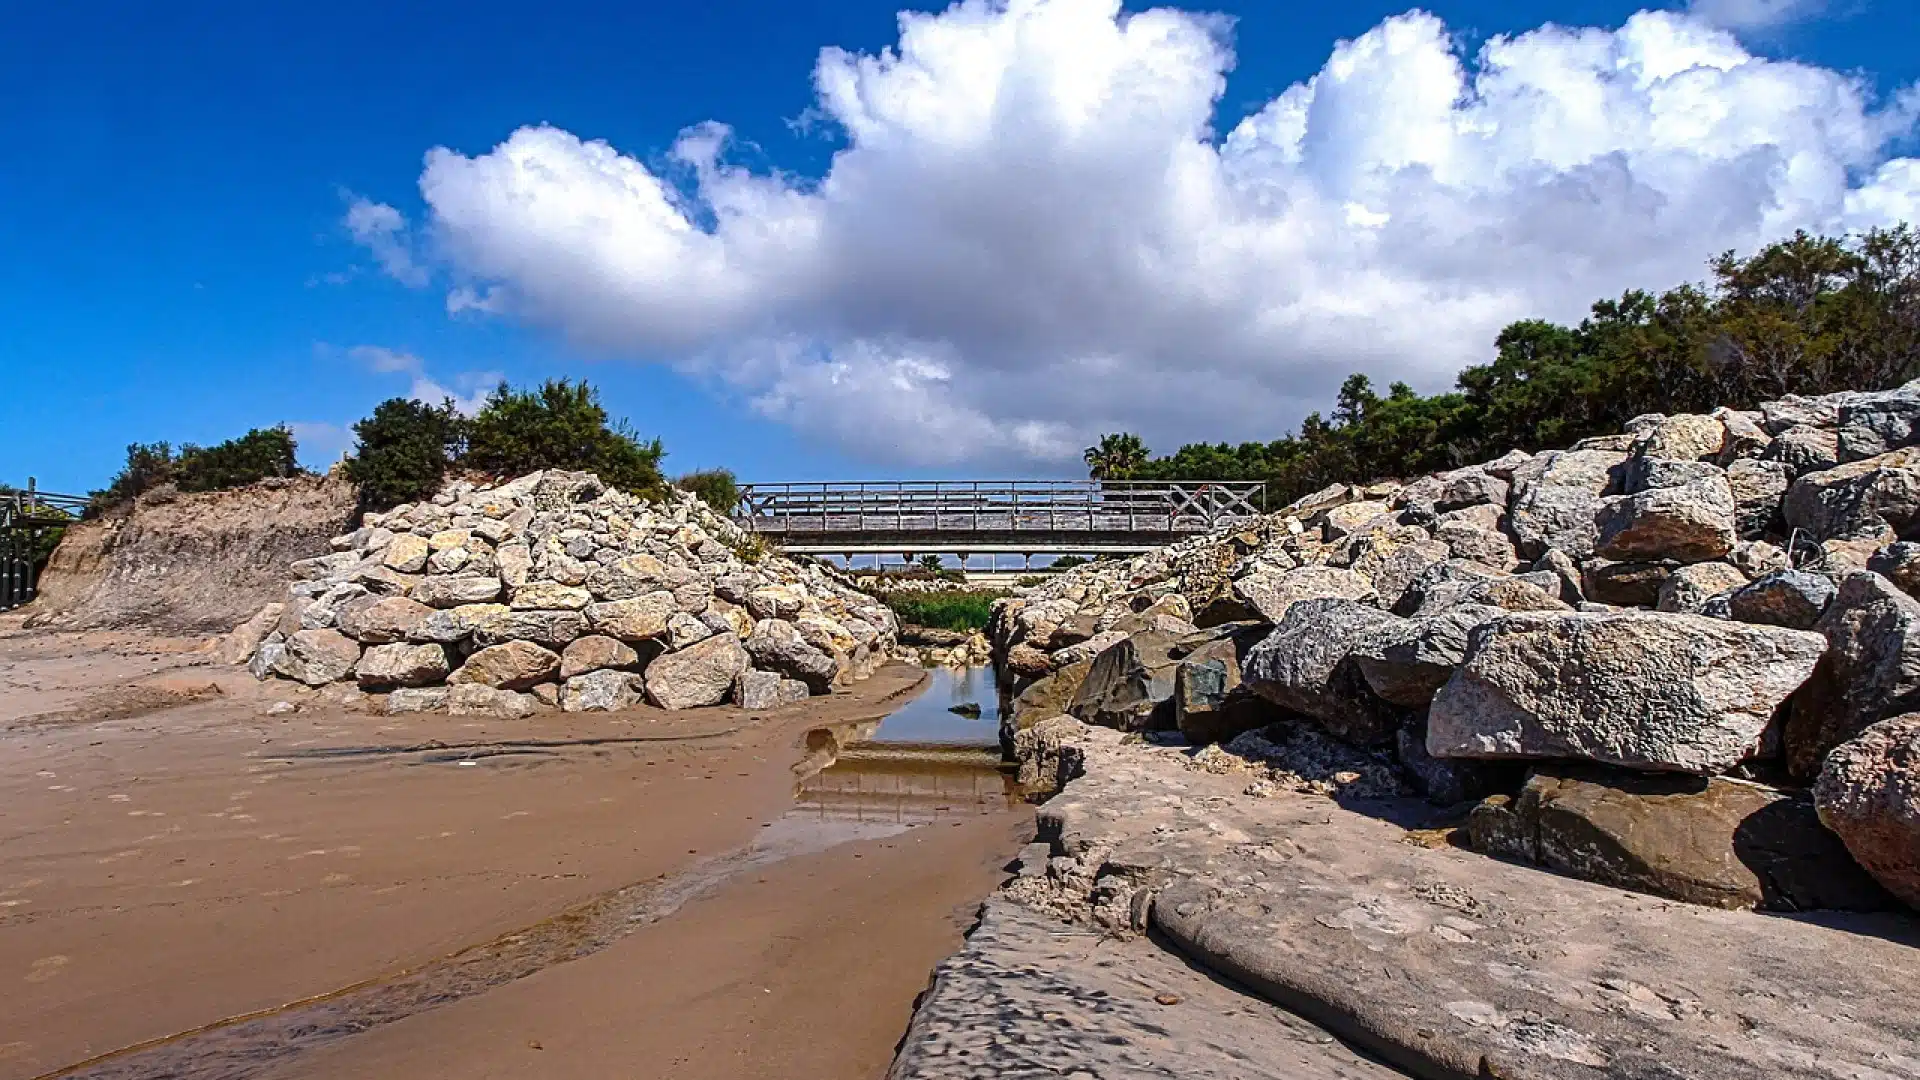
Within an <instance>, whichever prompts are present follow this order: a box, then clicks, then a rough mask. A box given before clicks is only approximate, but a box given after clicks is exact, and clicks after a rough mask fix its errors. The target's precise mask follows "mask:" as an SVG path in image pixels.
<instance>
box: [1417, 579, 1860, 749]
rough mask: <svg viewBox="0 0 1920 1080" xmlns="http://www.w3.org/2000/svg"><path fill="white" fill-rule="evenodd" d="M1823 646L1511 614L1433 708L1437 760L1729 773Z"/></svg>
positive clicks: (1743, 630) (1635, 622)
mask: <svg viewBox="0 0 1920 1080" xmlns="http://www.w3.org/2000/svg"><path fill="white" fill-rule="evenodd" d="M1824 644H1825V643H1824V642H1823V641H1822V640H1821V639H1820V638H1819V637H1817V636H1816V635H1813V634H1809V633H1806V632H1804V631H1798V630H1787V629H1781V628H1776V627H1762V626H1751V625H1747V624H1744V623H1729V622H1722V621H1719V620H1715V619H1707V618H1701V617H1699V616H1695V615H1666V614H1656V613H1652V612H1626V611H1622V612H1610V613H1587V612H1572V613H1527V614H1516V615H1508V616H1505V617H1503V618H1500V619H1496V620H1494V621H1492V622H1489V623H1485V624H1482V625H1481V626H1479V627H1476V628H1475V629H1474V631H1473V634H1472V637H1471V639H1470V641H1469V644H1468V655H1467V661H1466V663H1465V665H1463V666H1462V667H1461V668H1460V670H1459V671H1458V672H1456V673H1455V674H1454V676H1453V678H1452V679H1451V680H1450V681H1449V682H1448V683H1447V685H1446V686H1444V687H1442V688H1441V690H1440V692H1439V694H1438V695H1436V696H1435V697H1434V699H1433V709H1432V711H1431V713H1429V715H1428V720H1427V750H1428V752H1429V753H1431V754H1433V755H1434V756H1435V757H1478V758H1556V757H1574V758H1588V759H1591V760H1594V761H1600V762H1605V763H1608V764H1615V765H1625V766H1628V767H1630V768H1639V769H1651V770H1656V771H1667V770H1670V771H1676V772H1693V773H1713V772H1719V771H1722V770H1724V769H1727V768H1730V767H1732V766H1733V765H1736V764H1738V763H1739V762H1740V761H1742V760H1744V759H1745V758H1747V757H1748V756H1749V755H1750V754H1751V753H1753V752H1754V751H1755V750H1756V749H1757V748H1758V746H1759V743H1760V737H1761V734H1762V732H1764V731H1765V730H1766V727H1767V724H1768V721H1769V720H1770V719H1771V718H1772V716H1773V713H1774V710H1775V709H1776V708H1778V707H1779V705H1780V703H1781V702H1782V701H1784V700H1785V699H1786V697H1787V695H1788V694H1791V693H1792V692H1793V691H1794V690H1795V689H1796V688H1798V687H1799V686H1800V684H1801V683H1802V682H1804V681H1806V679H1807V676H1808V675H1809V674H1811V673H1812V671H1813V668H1814V664H1815V662H1816V661H1818V660H1819V658H1820V653H1821V651H1822V649H1823V646H1824Z"/></svg>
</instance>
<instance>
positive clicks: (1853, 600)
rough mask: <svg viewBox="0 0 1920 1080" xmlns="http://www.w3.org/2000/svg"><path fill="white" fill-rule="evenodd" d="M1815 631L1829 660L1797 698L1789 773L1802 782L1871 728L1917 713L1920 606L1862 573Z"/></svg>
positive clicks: (1790, 727) (1790, 721)
mask: <svg viewBox="0 0 1920 1080" xmlns="http://www.w3.org/2000/svg"><path fill="white" fill-rule="evenodd" d="M1814 629H1815V630H1817V631H1819V632H1820V633H1821V634H1823V635H1825V637H1826V642H1827V653H1826V656H1824V657H1823V658H1822V659H1821V661H1820V666H1819V668H1818V669H1816V670H1815V671H1814V673H1813V678H1811V679H1809V680H1808V681H1807V685H1806V686H1805V687H1804V688H1803V689H1802V690H1801V691H1800V692H1799V693H1798V694H1795V695H1794V698H1793V709H1792V711H1791V712H1790V713H1789V714H1788V717H1787V725H1786V734H1785V747H1784V748H1785V751H1786V758H1787V768H1788V770H1789V771H1791V772H1792V774H1793V775H1794V776H1796V777H1798V778H1800V779H1802V780H1811V779H1813V777H1814V776H1816V775H1817V774H1818V773H1819V771H1820V763H1821V761H1822V760H1823V759H1825V758H1826V756H1827V754H1828V752H1829V751H1831V750H1832V749H1833V748H1834V747H1836V746H1839V745H1840V744H1841V743H1843V742H1846V741H1847V740H1849V739H1852V738H1853V737H1854V736H1856V735H1858V734H1860V733H1861V732H1862V731H1865V730H1866V729H1867V727H1868V725H1871V724H1873V723H1875V722H1877V721H1879V720H1882V719H1885V718H1886V717H1889V716H1893V715H1894V714H1896V713H1902V712H1908V711H1911V710H1914V709H1916V708H1920V602H1916V601H1915V600H1914V599H1913V598H1912V597H1910V596H1908V595H1907V594H1906V593H1903V592H1901V591H1900V590H1899V589H1897V588H1895V587H1894V585H1893V582H1891V581H1888V580H1887V579H1886V578H1884V577H1881V576H1880V575H1879V574H1876V573H1873V572H1872V571H1870V570H1863V571H1861V572H1859V573H1857V574H1853V575H1851V576H1849V577H1848V578H1847V579H1846V580H1845V581H1843V582H1841V584H1840V589H1839V591H1838V592H1837V593H1836V594H1835V595H1834V598H1833V601H1832V602H1831V603H1830V604H1828V605H1827V610H1826V612H1825V613H1824V614H1823V615H1821V616H1820V621H1819V622H1817V623H1815V624H1814Z"/></svg>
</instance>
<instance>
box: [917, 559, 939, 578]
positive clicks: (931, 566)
mask: <svg viewBox="0 0 1920 1080" xmlns="http://www.w3.org/2000/svg"><path fill="white" fill-rule="evenodd" d="M920 569H922V570H925V571H926V572H927V573H929V574H937V573H939V572H940V571H941V569H943V567H942V565H941V563H940V556H938V555H922V556H920Z"/></svg>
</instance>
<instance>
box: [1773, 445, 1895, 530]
mask: <svg viewBox="0 0 1920 1080" xmlns="http://www.w3.org/2000/svg"><path fill="white" fill-rule="evenodd" d="M1783 510H1784V511H1785V513H1786V521H1787V525H1788V526H1789V527H1791V528H1795V529H1803V530H1805V531H1806V532H1807V533H1808V534H1809V535H1811V536H1812V537H1813V538H1814V539H1815V540H1829V539H1842V540H1844V539H1853V538H1871V537H1879V536H1883V535H1886V534H1887V533H1889V532H1891V533H1893V534H1897V535H1899V536H1901V537H1908V536H1911V535H1912V534H1913V533H1915V532H1916V530H1920V450H1899V451H1895V452H1894V453H1890V454H1882V455H1880V456H1878V457H1872V458H1867V459H1866V460H1863V461H1855V462H1851V463H1849V464H1846V465H1840V466H1837V467H1835V468H1832V469H1827V470H1825V471H1822V472H1814V473H1807V474H1806V475H1804V476H1802V477H1800V478H1799V479H1798V480H1795V481H1794V482H1793V485H1792V486H1791V487H1789V488H1788V489H1787V497H1786V501H1785V503H1784V504H1783Z"/></svg>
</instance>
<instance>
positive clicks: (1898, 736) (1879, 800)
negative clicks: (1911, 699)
mask: <svg viewBox="0 0 1920 1080" xmlns="http://www.w3.org/2000/svg"><path fill="white" fill-rule="evenodd" d="M1813 797H1814V802H1815V803H1816V804H1817V805H1818V806H1819V808H1820V820H1821V821H1823V822H1825V823H1826V826H1827V828H1829V829H1832V830H1833V831H1834V832H1835V833H1837V834H1838V835H1839V837H1840V839H1841V840H1842V841H1843V842H1844V843H1845V844H1846V845H1847V850H1848V851H1851V852H1852V853H1853V857H1854V858H1855V859H1856V860H1858V861H1859V863H1860V865H1862V866H1864V867H1866V868H1867V871H1868V873H1871V874H1872V875H1873V876H1874V878H1875V879H1877V880H1878V881H1879V882H1880V884H1882V885H1884V886H1886V887H1887V889H1888V890H1889V891H1890V892H1892V893H1893V894H1894V895H1895V896H1897V897H1899V898H1900V899H1901V900H1902V901H1904V902H1905V903H1906V904H1907V905H1908V906H1910V907H1914V908H1920V713H1908V714H1906V715H1904V716H1896V717H1893V718H1892V719H1888V720H1882V721H1880V722H1879V723H1877V724H1874V725H1873V726H1871V727H1869V728H1867V729H1866V730H1865V731H1863V732H1861V733H1860V734H1859V735H1858V736H1856V737H1854V738H1853V739H1851V740H1849V741H1847V742H1845V743H1842V744H1841V745H1839V746H1838V747H1835V748H1834V750H1833V752H1832V753H1830V754H1828V755H1827V759H1826V763H1825V767H1824V768H1822V769H1821V770H1820V779H1819V782H1818V783H1816V784H1815V785H1814V789H1813Z"/></svg>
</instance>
